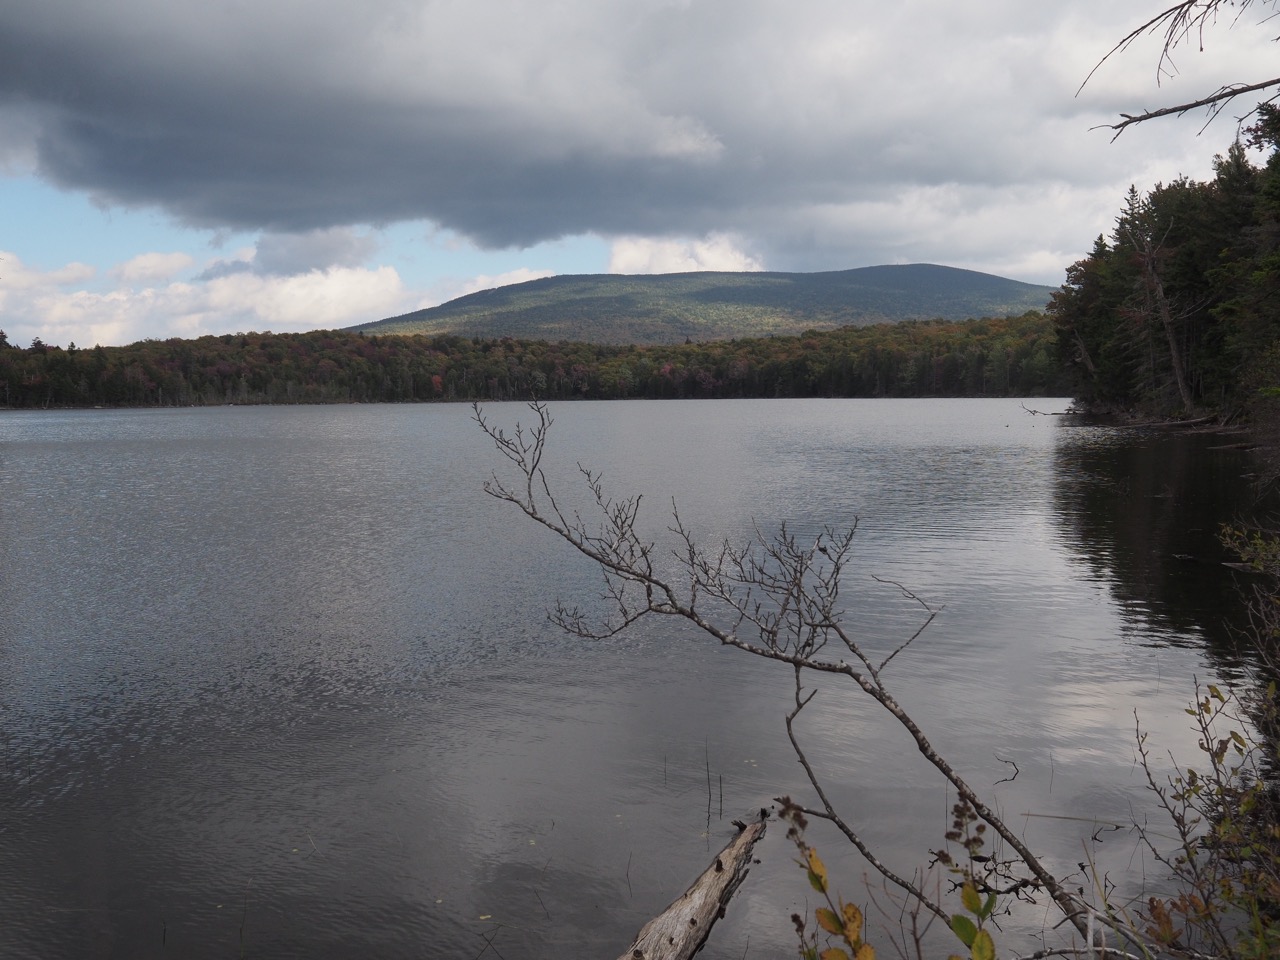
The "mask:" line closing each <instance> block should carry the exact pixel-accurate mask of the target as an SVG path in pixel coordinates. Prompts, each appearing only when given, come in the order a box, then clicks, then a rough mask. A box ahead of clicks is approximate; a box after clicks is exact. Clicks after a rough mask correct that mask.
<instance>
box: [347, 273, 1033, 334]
mask: <svg viewBox="0 0 1280 960" xmlns="http://www.w3.org/2000/svg"><path fill="white" fill-rule="evenodd" d="M1055 289H1056V288H1054V287H1048V286H1043V285H1039V284H1030V283H1023V282H1022V281H1018V280H1009V279H1007V278H1004V277H998V276H995V275H993V274H987V273H981V272H979V271H976V270H965V269H962V268H959V267H947V266H941V265H938V264H886V265H880V266H872V267H855V268H853V269H850V270H832V271H823V272H817V273H786V272H780V271H760V272H732V271H698V272H689V273H668V274H564V275H559V276H554V277H542V278H539V279H537V280H527V281H524V282H523V283H517V284H510V285H508V286H503V287H495V288H492V289H489V290H481V291H477V292H476V293H470V294H467V295H465V296H462V297H458V298H456V299H454V300H450V301H448V302H447V303H443V304H440V305H438V306H434V307H427V308H425V309H423V310H415V311H413V312H411V313H407V314H402V315H400V316H397V317H388V318H386V319H384V320H379V321H374V322H371V323H366V324H359V325H356V326H352V327H348V328H346V329H347V330H350V331H353V332H355V331H360V332H364V333H377V334H382V333H392V334H413V333H419V334H442V333H452V334H459V335H463V336H471V337H486V338H499V337H513V338H517V339H526V340H553V341H555V340H577V341H582V342H589V343H614V344H626V343H630V344H662V343H680V342H683V341H685V340H725V339H735V338H740V337H759V336H769V335H773V334H795V333H802V332H804V331H806V330H830V329H835V328H837V327H842V326H850V325H852V326H866V325H869V324H873V323H884V322H895V321H901V320H917V319H942V320H965V319H970V318H978V317H992V316H1009V315H1019V314H1022V313H1026V312H1027V311H1028V310H1038V309H1043V308H1044V306H1045V304H1047V303H1048V300H1049V296H1050V294H1051V293H1053V291H1054V290H1055Z"/></svg>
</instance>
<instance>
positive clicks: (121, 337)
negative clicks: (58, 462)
mask: <svg viewBox="0 0 1280 960" xmlns="http://www.w3.org/2000/svg"><path fill="white" fill-rule="evenodd" d="M1163 5H1164V4H1163V3H1162V2H1161V0H1156V2H1150V0H1070V2H1059V3H1044V2H1030V0H973V2H969V3H956V2H954V0H897V2H893V3H883V2H881V3H867V2H863V0H802V2H796V0H541V2H536V3H535V2H532V0H363V2H362V3H359V4H356V3H351V2H350V0H341V2H339V0H202V2H201V3H185V2H175V0H43V2H38V3H33V2H30V0H0V23H3V30H0V213H2V214H3V216H2V217H0V224H2V225H3V233H0V257H2V258H3V262H0V328H3V329H4V330H6V331H7V332H8V334H9V336H10V339H11V340H13V341H14V342H17V343H20V344H25V343H26V342H28V341H29V340H30V339H31V338H32V337H33V336H39V337H41V338H42V339H44V340H45V341H46V342H50V343H57V344H62V345H66V344H67V343H68V342H70V341H75V342H76V343H77V344H79V345H81V346H88V345H92V344H94V343H102V344H119V343H128V342H132V341H134V340H138V339H141V338H144V337H169V336H182V337H189V336H197V335H200V334H203V333H224V332H234V331H243V330H275V331H286V330H307V329H315V328H320V327H336V326H346V325H350V324H355V323H359V322H364V321H370V320H376V319H381V318H383V317H386V316H391V315H395V314H399V313H404V312H407V311H409V310H414V309H417V308H418V307H422V306H428V305H431V304H434V303H439V302H442V301H444V300H447V299H450V298H452V297H455V296H459V295H461V294H463V293H467V292H470V291H473V290H476V289H482V288H484V287H489V286H495V285H498V284H501V283H509V282H513V281H518V280H526V279H532V278H534V277H538V276H545V275H548V274H552V273H602V272H608V271H612V272H621V273H645V272H669V271H674V270H697V269H714V270H743V269H768V270H800V271H809V270H835V269H845V268H849V267H857V266H868V265H872V264H879V263H914V262H933V263H944V264H950V265H953V266H960V267H969V268H972V269H977V270H984V271H988V272H991V273H996V274H1000V275H1003V276H1007V277H1013V278H1016V279H1020V280H1028V281H1033V282H1038V283H1049V284H1058V283H1060V282H1061V281H1062V279H1063V270H1064V268H1065V267H1066V266H1067V264H1069V263H1070V262H1072V261H1073V260H1076V259H1079V258H1080V257H1081V256H1083V255H1084V254H1085V253H1086V252H1087V251H1088V248H1089V245H1090V243H1091V242H1092V239H1093V238H1094V237H1095V236H1097V235H1098V234H1099V233H1102V232H1107V231H1109V229H1110V227H1111V225H1112V220H1113V218H1114V215H1115V213H1116V211H1117V210H1118V207H1119V204H1120V202H1121V200H1122V197H1123V193H1124V191H1125V189H1126V188H1127V187H1128V185H1129V184H1131V183H1133V184H1137V185H1138V186H1139V187H1140V188H1146V187H1150V186H1151V185H1152V184H1154V183H1155V182H1156V181H1158V180H1168V179H1170V178H1172V177H1174V176H1177V175H1179V174H1186V175H1189V176H1192V177H1196V178H1203V177H1205V176H1207V175H1209V172H1210V169H1211V161H1212V157H1213V155H1214V154H1215V153H1218V152H1221V151H1223V150H1225V148H1226V146H1227V145H1228V144H1229V143H1230V141H1231V139H1232V138H1233V137H1234V135H1235V127H1236V125H1235V122H1234V120H1233V119H1232V117H1231V116H1226V115H1224V116H1223V117H1222V118H1220V119H1219V120H1218V121H1216V122H1215V123H1214V124H1213V125H1211V126H1210V127H1209V128H1208V129H1207V130H1206V131H1205V132H1204V133H1203V134H1201V133H1200V128H1201V126H1202V124H1203V117H1202V116H1189V117H1184V118H1182V119H1180V120H1178V119H1173V120H1164V121H1157V122H1155V123H1152V124H1147V125H1146V126H1144V127H1140V128H1137V129H1134V130H1131V131H1129V132H1127V133H1125V134H1124V135H1123V136H1122V137H1120V138H1119V140H1118V141H1116V142H1115V143H1112V142H1111V140H1110V134H1109V133H1108V132H1106V131H1098V130H1093V131H1091V130H1090V128H1091V127H1093V126H1095V125H1097V124H1100V123H1103V122H1106V121H1109V120H1112V119H1114V118H1115V116H1116V115H1117V114H1118V113H1119V112H1120V111H1125V112H1135V111H1137V110H1139V109H1141V108H1144V107H1154V106H1159V105H1162V104H1164V103H1166V102H1174V101H1177V100H1184V99H1193V98H1194V97H1196V96H1199V95H1202V94H1204V93H1207V92H1209V91H1210V90H1212V89H1213V88H1214V87H1217V86H1219V85H1221V84H1223V83H1228V82H1236V81H1256V80H1259V79H1264V78H1268V77H1271V76H1274V75H1275V72H1276V71H1275V67H1274V60H1275V54H1276V50H1275V45H1274V43H1273V42H1272V41H1271V36H1272V33H1273V31H1270V30H1269V29H1268V26H1267V25H1264V26H1258V21H1259V20H1260V19H1261V18H1262V17H1263V16H1264V15H1265V13H1266V12H1267V11H1265V10H1263V11H1255V12H1252V13H1251V14H1250V15H1249V17H1248V18H1246V19H1245V20H1242V21H1241V22H1239V23H1237V24H1235V25H1234V26H1232V25H1231V24H1229V23H1226V22H1224V23H1221V24H1219V25H1218V27H1217V28H1216V29H1215V30H1214V31H1212V32H1211V33H1210V34H1209V35H1208V37H1207V38H1206V48H1205V50H1204V52H1199V51H1198V50H1197V49H1196V48H1195V47H1194V46H1192V47H1189V48H1186V49H1184V50H1183V51H1181V53H1180V55H1179V56H1178V57H1177V58H1176V61H1175V62H1176V66H1177V68H1178V73H1177V74H1176V75H1171V76H1166V77H1164V79H1163V81H1162V83H1161V84H1160V85H1157V75H1156V66H1157V52H1158V44H1157V43H1156V42H1154V41H1153V42H1150V43H1146V44H1140V45H1138V46H1135V47H1134V48H1132V49H1131V50H1129V51H1127V52H1126V53H1125V54H1124V55H1123V56H1121V57H1119V58H1117V59H1115V60H1113V61H1111V62H1109V63H1108V64H1106V65H1104V66H1103V68H1102V69H1101V70H1100V71H1099V72H1098V73H1097V74H1096V75H1095V76H1094V78H1093V80H1092V81H1090V83H1089V85H1088V86H1087V87H1085V89H1084V91H1083V92H1082V93H1080V95H1079V96H1077V95H1076V90H1077V88H1078V87H1079V86H1080V83H1081V81H1083V80H1084V78H1085V77H1086V75H1087V74H1088V73H1089V70H1090V69H1091V68H1092V67H1093V66H1094V64H1095V63H1096V62H1097V61H1098V59H1099V58H1100V57H1101V56H1102V55H1103V54H1105V53H1106V52H1107V50H1108V49H1109V48H1110V47H1111V46H1112V45H1113V44H1114V43H1115V42H1116V40H1118V39H1119V38H1120V37H1121V36H1123V35H1124V33H1125V32H1127V30H1128V29H1130V28H1131V27H1133V26H1135V25H1137V24H1138V23H1140V22H1141V21H1143V20H1145V19H1147V18H1148V17H1150V16H1151V15H1152V14H1153V13H1154V12H1156V11H1158V10H1159V9H1161V8H1162V6H1163ZM1228 112H1230V111H1228ZM1240 112H1242V111H1241V110H1236V111H1235V113H1240Z"/></svg>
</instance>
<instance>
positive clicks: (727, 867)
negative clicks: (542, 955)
mask: <svg viewBox="0 0 1280 960" xmlns="http://www.w3.org/2000/svg"><path fill="white" fill-rule="evenodd" d="M765 823H766V821H765V820H764V819H763V818H761V819H760V820H757V821H756V822H755V823H752V824H750V825H749V826H746V827H744V828H743V829H742V832H740V833H739V834H738V835H737V836H736V837H734V838H733V839H732V840H730V841H729V844H728V846H726V847H725V848H724V849H723V850H721V851H720V853H719V854H718V855H717V856H716V858H715V860H713V861H712V862H711V866H709V867H707V869H706V870H705V871H703V873H702V876H700V877H698V879H697V880H695V881H694V882H693V885H692V886H691V887H689V889H688V890H686V891H685V892H684V893H683V894H681V895H680V896H679V897H677V898H676V899H675V900H673V901H672V903H671V905H670V906H669V907H667V909H665V910H663V911H662V913H660V914H658V915H657V916H656V917H654V918H653V919H652V920H650V921H649V922H648V923H646V924H645V925H644V927H643V928H641V930H640V932H639V933H638V934H636V939H635V942H633V943H632V944H631V946H630V947H628V948H627V950H626V952H625V953H623V954H622V956H621V957H619V958H618V960H689V958H690V957H692V956H693V955H694V954H695V953H697V952H698V951H699V950H701V949H702V945H703V944H704V943H706V942H707V937H708V936H710V935H711V928H712V927H713V926H714V925H715V922H716V921H717V920H718V919H720V918H721V917H723V916H724V911H725V907H726V906H728V903H729V898H730V897H732V896H733V893H734V891H735V890H737V889H738V886H739V885H740V884H741V883H742V881H743V880H744V879H745V878H746V876H747V871H748V870H750V869H751V850H752V848H753V847H754V846H755V845H756V841H757V840H759V839H760V838H761V837H763V836H764V830H765Z"/></svg>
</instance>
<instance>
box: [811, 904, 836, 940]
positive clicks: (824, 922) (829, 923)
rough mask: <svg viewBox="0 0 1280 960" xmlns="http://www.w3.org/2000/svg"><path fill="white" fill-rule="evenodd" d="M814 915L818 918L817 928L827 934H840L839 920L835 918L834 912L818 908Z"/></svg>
mask: <svg viewBox="0 0 1280 960" xmlns="http://www.w3.org/2000/svg"><path fill="white" fill-rule="evenodd" d="M814 913H815V914H816V915H817V917H818V926H820V927H821V928H822V929H823V930H825V931H827V933H834V934H839V933H841V929H842V928H841V925H840V918H839V917H837V916H836V912H835V911H834V910H828V909H827V908H826V907H819V908H818V909H817V910H815V911H814Z"/></svg>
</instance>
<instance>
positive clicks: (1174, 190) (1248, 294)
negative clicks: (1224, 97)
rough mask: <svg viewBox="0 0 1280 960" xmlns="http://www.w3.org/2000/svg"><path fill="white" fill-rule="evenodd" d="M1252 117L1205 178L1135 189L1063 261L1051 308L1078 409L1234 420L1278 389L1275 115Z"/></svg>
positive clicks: (1279, 235)
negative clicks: (1112, 219)
mask: <svg viewBox="0 0 1280 960" xmlns="http://www.w3.org/2000/svg"><path fill="white" fill-rule="evenodd" d="M1256 120H1257V122H1256V123H1255V124H1254V125H1253V126H1251V127H1248V128H1247V129H1246V130H1245V131H1244V137H1243V138H1242V139H1237V140H1236V141H1235V142H1234V143H1232V144H1231V145H1230V147H1229V148H1228V150H1227V152H1226V153H1225V154H1220V155H1218V156H1217V157H1215V158H1214V177H1213V179H1211V180H1209V181H1206V182H1197V181H1193V180H1190V179H1187V178H1179V179H1177V180H1174V181H1173V182H1171V183H1167V184H1163V183H1162V184H1157V185H1156V186H1155V187H1154V188H1152V189H1151V190H1149V191H1147V192H1145V193H1140V192H1139V191H1138V190H1137V189H1136V188H1134V187H1131V188H1130V189H1129V192H1128V195H1127V197H1125V199H1124V202H1123V206H1122V209H1121V210H1120V213H1119V215H1118V216H1117V217H1116V223H1115V229H1114V230H1113V231H1112V232H1111V235H1110V236H1109V237H1104V236H1099V237H1098V239H1097V240H1096V241H1095V242H1094V246H1093V249H1092V251H1091V252H1090V253H1089V255H1088V256H1086V257H1085V258H1084V259H1082V260H1079V261H1077V262H1076V263H1074V264H1072V265H1071V266H1070V267H1069V268H1068V269H1067V282H1066V283H1065V284H1064V285H1063V287H1062V288H1061V289H1060V290H1059V291H1058V292H1057V293H1055V294H1054V295H1053V297H1052V299H1051V300H1050V304H1049V307H1048V314H1049V317H1050V319H1051V321H1052V323H1053V325H1054V328H1055V331H1056V342H1057V346H1056V352H1057V355H1058V356H1059V357H1060V358H1061V359H1062V361H1063V362H1064V363H1065V364H1066V366H1067V367H1068V368H1069V369H1070V370H1071V373H1072V378H1073V379H1072V386H1071V389H1070V392H1071V394H1072V395H1073V396H1075V397H1077V398H1078V399H1079V400H1080V401H1081V403H1082V404H1083V405H1085V406H1087V407H1091V408H1093V409H1097V410H1110V411H1115V412H1124V413H1137V414H1140V415H1154V416H1175V417H1194V416H1199V415H1218V416H1223V417H1228V418H1229V417H1232V416H1234V415H1236V414H1238V413H1240V412H1242V411H1247V410H1248V408H1249V406H1250V404H1251V402H1252V401H1254V400H1256V399H1258V398H1259V397H1267V396H1270V395H1272V394H1274V393H1275V392H1276V384H1277V383H1280V322H1278V319H1280V154H1278V152H1277V148H1278V147H1280V110H1277V108H1276V107H1274V106H1272V105H1267V104H1264V105H1262V106H1261V107H1259V108H1258V112H1257V114H1256ZM1247 148H1253V149H1255V150H1261V151H1264V153H1265V154H1266V155H1267V159H1266V161H1265V162H1264V163H1263V165H1262V166H1261V167H1259V166H1255V165H1254V164H1253V163H1251V162H1250V159H1249V152H1248V149H1247Z"/></svg>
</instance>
